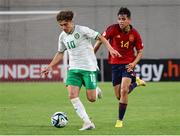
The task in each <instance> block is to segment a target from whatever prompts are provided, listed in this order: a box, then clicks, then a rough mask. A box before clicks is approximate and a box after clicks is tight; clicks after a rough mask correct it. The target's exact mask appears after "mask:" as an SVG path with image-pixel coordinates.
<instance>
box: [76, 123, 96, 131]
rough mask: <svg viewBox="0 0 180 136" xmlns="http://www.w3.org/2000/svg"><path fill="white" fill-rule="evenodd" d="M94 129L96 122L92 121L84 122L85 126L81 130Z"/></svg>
mask: <svg viewBox="0 0 180 136" xmlns="http://www.w3.org/2000/svg"><path fill="white" fill-rule="evenodd" d="M92 129H95V125H94V123H92V122H91V123H84V124H83V127H82V128H81V129H79V130H80V131H83V130H92Z"/></svg>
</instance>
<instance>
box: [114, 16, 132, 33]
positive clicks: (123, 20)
mask: <svg viewBox="0 0 180 136" xmlns="http://www.w3.org/2000/svg"><path fill="white" fill-rule="evenodd" d="M117 21H118V23H119V26H120V28H121V29H124V28H126V27H127V26H129V25H130V22H131V20H130V19H129V18H128V17H127V15H125V14H123V15H119V16H118V20H117Z"/></svg>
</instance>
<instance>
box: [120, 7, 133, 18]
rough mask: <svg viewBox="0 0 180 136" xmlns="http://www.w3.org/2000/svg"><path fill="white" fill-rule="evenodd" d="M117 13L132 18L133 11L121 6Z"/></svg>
mask: <svg viewBox="0 0 180 136" xmlns="http://www.w3.org/2000/svg"><path fill="white" fill-rule="evenodd" d="M117 15H118V16H119V15H127V17H128V18H131V11H130V10H129V9H128V8H126V7H121V8H120V9H119V11H118V14H117Z"/></svg>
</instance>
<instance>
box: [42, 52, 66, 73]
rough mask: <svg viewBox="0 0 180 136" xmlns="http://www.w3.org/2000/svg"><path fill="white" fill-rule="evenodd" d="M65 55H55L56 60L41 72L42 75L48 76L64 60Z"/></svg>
mask: <svg viewBox="0 0 180 136" xmlns="http://www.w3.org/2000/svg"><path fill="white" fill-rule="evenodd" d="M63 55H64V53H63V52H57V53H56V54H55V55H54V58H53V59H52V61H51V63H50V64H49V65H48V66H47V67H46V68H44V69H42V70H41V75H47V74H48V73H49V72H50V71H52V68H53V67H54V66H55V65H57V64H58V63H59V62H60V61H61V60H62V59H63Z"/></svg>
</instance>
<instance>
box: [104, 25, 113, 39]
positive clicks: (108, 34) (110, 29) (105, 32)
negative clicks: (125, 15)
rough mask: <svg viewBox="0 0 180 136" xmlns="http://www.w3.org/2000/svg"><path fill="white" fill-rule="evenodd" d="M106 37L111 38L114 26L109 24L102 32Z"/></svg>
mask: <svg viewBox="0 0 180 136" xmlns="http://www.w3.org/2000/svg"><path fill="white" fill-rule="evenodd" d="M102 35H103V36H104V37H105V38H106V39H110V38H111V35H112V27H111V26H109V27H108V28H107V29H106V30H105V31H104V32H103V34H102Z"/></svg>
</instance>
